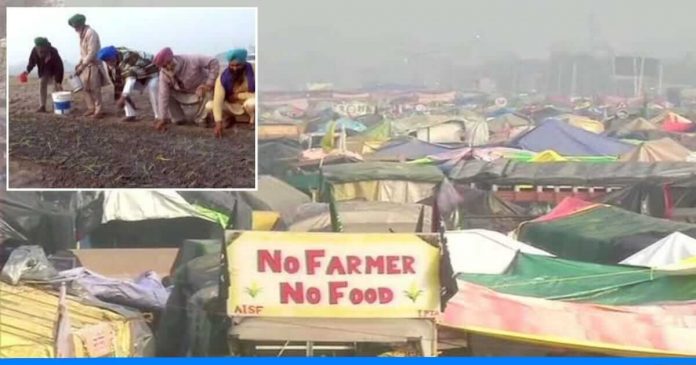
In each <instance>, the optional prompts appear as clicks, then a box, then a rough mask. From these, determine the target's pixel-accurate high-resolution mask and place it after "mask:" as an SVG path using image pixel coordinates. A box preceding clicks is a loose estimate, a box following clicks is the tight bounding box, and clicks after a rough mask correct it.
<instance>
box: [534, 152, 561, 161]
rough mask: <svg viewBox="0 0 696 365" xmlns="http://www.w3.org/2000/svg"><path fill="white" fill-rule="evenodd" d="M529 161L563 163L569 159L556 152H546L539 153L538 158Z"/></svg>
mask: <svg viewBox="0 0 696 365" xmlns="http://www.w3.org/2000/svg"><path fill="white" fill-rule="evenodd" d="M529 161H531V162H561V161H568V159H567V158H565V157H563V156H561V155H559V154H558V153H557V152H556V151H551V150H546V151H543V152H539V153H538V154H537V155H536V156H534V157H533V158H532V159H531V160H529Z"/></svg>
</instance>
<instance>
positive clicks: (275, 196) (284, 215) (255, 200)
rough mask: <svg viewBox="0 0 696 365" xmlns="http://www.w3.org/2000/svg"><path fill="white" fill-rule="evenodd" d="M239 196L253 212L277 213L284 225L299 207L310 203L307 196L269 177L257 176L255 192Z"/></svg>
mask: <svg viewBox="0 0 696 365" xmlns="http://www.w3.org/2000/svg"><path fill="white" fill-rule="evenodd" d="M240 194H241V196H242V197H243V198H244V201H246V203H247V204H248V205H249V207H250V208H251V209H253V210H254V211H255V212H258V211H265V212H277V213H278V214H279V215H280V218H281V220H282V221H283V222H286V223H287V222H288V221H289V220H290V219H291V218H292V217H293V215H294V214H295V211H296V210H297V208H298V207H299V206H300V205H302V204H306V203H309V202H310V201H311V199H310V197H309V196H308V195H307V194H305V193H303V192H301V191H299V190H297V189H295V188H294V187H292V186H290V185H288V184H287V183H286V182H284V181H282V180H280V179H277V178H275V177H273V176H269V175H261V176H259V178H258V189H257V191H245V192H241V193H240Z"/></svg>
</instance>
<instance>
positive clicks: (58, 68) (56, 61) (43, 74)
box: [22, 37, 63, 113]
mask: <svg viewBox="0 0 696 365" xmlns="http://www.w3.org/2000/svg"><path fill="white" fill-rule="evenodd" d="M34 66H36V67H37V69H38V72H39V78H40V79H41V87H40V91H39V92H40V99H39V108H38V109H36V112H37V113H45V112H46V96H47V89H48V84H49V83H51V84H53V91H61V90H63V85H62V84H63V60H62V59H61V58H60V55H59V54H58V50H57V49H55V47H53V46H52V45H51V42H49V41H48V39H46V38H43V37H38V38H35V39H34V48H33V49H32V50H31V54H30V55H29V63H28V64H27V69H26V71H24V72H22V77H23V78H26V77H27V76H28V75H29V74H30V73H31V71H32V70H33V69H34Z"/></svg>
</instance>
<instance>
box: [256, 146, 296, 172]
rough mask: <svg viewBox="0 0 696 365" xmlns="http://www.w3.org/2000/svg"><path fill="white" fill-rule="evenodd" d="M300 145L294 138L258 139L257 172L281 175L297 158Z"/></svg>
mask: <svg viewBox="0 0 696 365" xmlns="http://www.w3.org/2000/svg"><path fill="white" fill-rule="evenodd" d="M302 150H303V148H302V146H301V145H300V142H298V141H297V140H296V139H277V140H271V141H259V143H258V152H257V154H258V158H259V161H258V166H259V171H258V174H266V175H274V176H283V175H285V174H286V173H287V172H288V171H289V170H290V169H291V168H292V166H293V164H294V163H296V162H297V161H298V160H299V157H300V153H302Z"/></svg>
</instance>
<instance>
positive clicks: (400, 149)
mask: <svg viewBox="0 0 696 365" xmlns="http://www.w3.org/2000/svg"><path fill="white" fill-rule="evenodd" d="M451 149H452V148H451V147H449V146H443V145H438V144H432V143H428V142H424V141H421V140H419V139H416V138H413V137H408V136H406V137H400V138H396V139H393V140H391V141H389V142H386V143H385V144H383V145H382V146H380V147H379V149H378V150H377V151H375V152H374V153H372V154H370V155H368V156H366V158H367V159H369V160H382V161H405V160H415V159H419V158H423V157H426V156H428V155H435V154H439V153H443V152H447V151H450V150H451Z"/></svg>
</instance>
